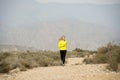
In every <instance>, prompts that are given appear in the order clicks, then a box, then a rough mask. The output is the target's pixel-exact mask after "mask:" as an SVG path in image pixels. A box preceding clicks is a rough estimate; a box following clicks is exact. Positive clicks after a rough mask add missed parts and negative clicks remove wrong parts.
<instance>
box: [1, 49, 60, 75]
mask: <svg viewBox="0 0 120 80" xmlns="http://www.w3.org/2000/svg"><path fill="white" fill-rule="evenodd" d="M58 57H59V54H58V52H52V51H41V52H27V53H18V54H13V53H0V72H1V73H7V72H9V71H10V70H12V69H15V68H19V69H20V70H21V71H25V70H27V69H31V68H34V67H39V66H42V67H47V66H57V65H60V64H59V63H60V58H58Z"/></svg>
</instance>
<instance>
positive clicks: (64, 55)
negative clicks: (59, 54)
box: [63, 50, 66, 64]
mask: <svg viewBox="0 0 120 80" xmlns="http://www.w3.org/2000/svg"><path fill="white" fill-rule="evenodd" d="M65 57H66V50H65V51H63V64H65Z"/></svg>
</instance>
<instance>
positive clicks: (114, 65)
mask: <svg viewBox="0 0 120 80" xmlns="http://www.w3.org/2000/svg"><path fill="white" fill-rule="evenodd" d="M84 62H85V63H87V64H94V63H95V64H100V63H108V66H107V68H108V69H109V70H111V71H118V64H119V63H120V46H118V45H114V44H111V43H109V44H107V46H104V47H101V48H99V49H98V52H97V54H96V56H95V57H94V58H93V59H90V58H87V59H85V60H84Z"/></svg>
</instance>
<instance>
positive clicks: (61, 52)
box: [60, 50, 64, 64]
mask: <svg viewBox="0 0 120 80" xmlns="http://www.w3.org/2000/svg"><path fill="white" fill-rule="evenodd" d="M63 54H64V52H63V51H62V50H61V51H60V58H61V63H62V64H63Z"/></svg>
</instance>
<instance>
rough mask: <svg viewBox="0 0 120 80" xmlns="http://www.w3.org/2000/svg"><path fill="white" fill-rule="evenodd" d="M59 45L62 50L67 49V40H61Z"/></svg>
mask: <svg viewBox="0 0 120 80" xmlns="http://www.w3.org/2000/svg"><path fill="white" fill-rule="evenodd" d="M58 47H59V49H60V50H67V41H64V40H60V41H59V42H58Z"/></svg>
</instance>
